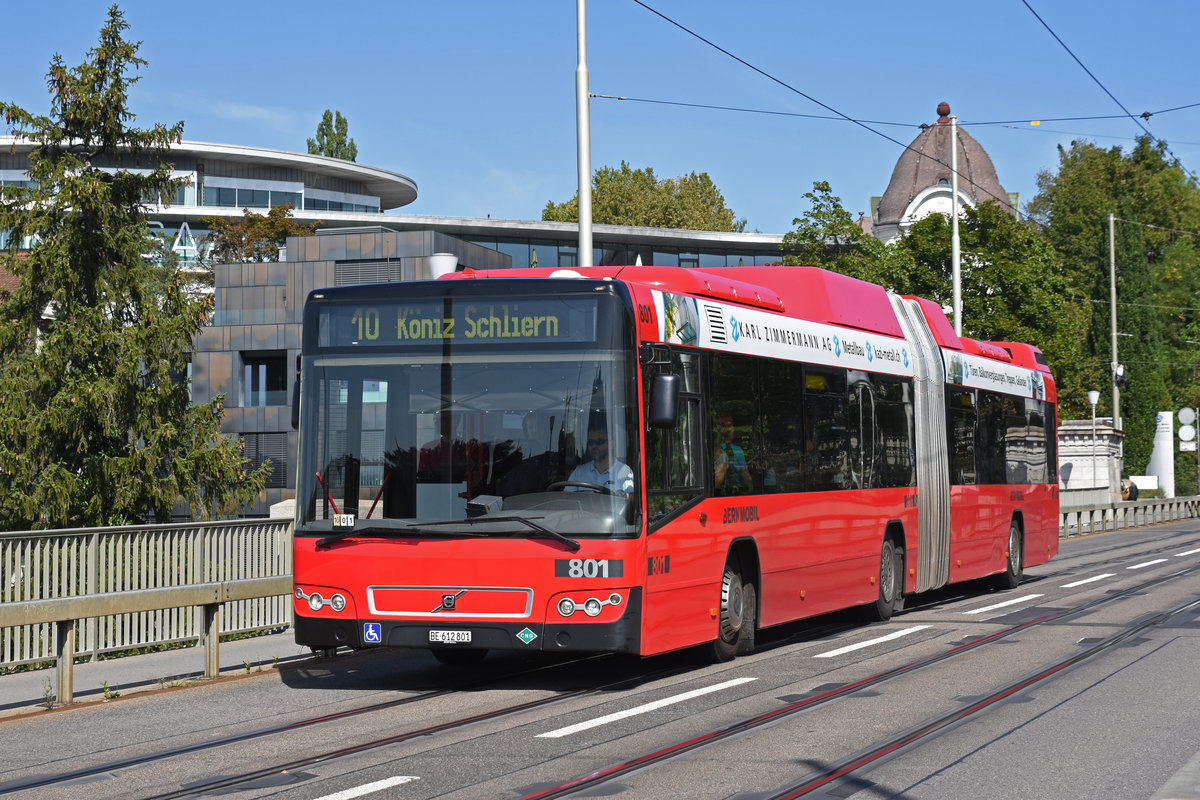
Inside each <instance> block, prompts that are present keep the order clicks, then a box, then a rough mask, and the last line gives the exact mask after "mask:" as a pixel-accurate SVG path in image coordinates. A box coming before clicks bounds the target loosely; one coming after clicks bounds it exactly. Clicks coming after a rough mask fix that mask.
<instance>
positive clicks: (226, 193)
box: [204, 186, 237, 208]
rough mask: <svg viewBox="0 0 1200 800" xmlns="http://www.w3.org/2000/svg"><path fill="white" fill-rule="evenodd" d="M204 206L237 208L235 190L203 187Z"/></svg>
mask: <svg viewBox="0 0 1200 800" xmlns="http://www.w3.org/2000/svg"><path fill="white" fill-rule="evenodd" d="M204 205H206V206H226V207H229V208H235V207H236V206H237V189H234V188H233V187H229V186H205V187H204Z"/></svg>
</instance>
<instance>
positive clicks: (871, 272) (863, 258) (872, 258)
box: [781, 181, 943, 300]
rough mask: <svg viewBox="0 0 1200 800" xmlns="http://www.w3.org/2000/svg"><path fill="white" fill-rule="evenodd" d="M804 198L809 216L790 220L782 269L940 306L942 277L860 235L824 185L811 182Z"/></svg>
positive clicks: (901, 250)
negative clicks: (817, 270)
mask: <svg viewBox="0 0 1200 800" xmlns="http://www.w3.org/2000/svg"><path fill="white" fill-rule="evenodd" d="M804 198H805V199H806V200H807V201H808V204H809V209H808V211H805V212H804V213H803V214H802V215H800V216H799V217H796V218H795V219H793V220H792V223H793V224H794V225H795V226H796V228H795V230H793V231H790V232H789V233H786V234H784V236H783V243H782V245H781V249H782V250H783V252H784V257H783V263H784V264H789V265H792V266H810V267H824V268H825V269H829V270H832V271H834V272H839V273H841V274H843V275H849V276H850V277H852V278H858V279H859V280H864V281H870V282H871V283H878V284H879V285H881V286H883V287H885V288H887V289H891V290H892V291H894V292H898V293H901V294H915V295H919V296H921V297H927V298H929V299H931V300H941V297H940V295H941V294H942V293H943V285H942V284H943V281H942V279H941V276H940V275H939V274H936V273H932V272H930V271H928V270H927V269H925V270H923V269H922V268H921V267H920V265H918V264H917V263H916V262H915V261H914V260H913V259H912V258H911V257H910V253H909V252H908V250H906V249H904V248H898V247H887V246H885V245H884V244H883V243H882V242H880V241H879V240H878V239H876V238H875V237H873V236H871V235H870V234H868V233H866V232H864V231H863V229H862V228H861V227H859V225H858V224H857V223H856V222H855V221H854V218H853V217H852V216H850V212H848V211H847V210H846V209H845V207H843V206H842V200H841V198H840V197H837V196H836V195H834V194H833V189H832V187H830V185H829V183H828V182H827V181H814V182H813V188H812V191H811V192H805V193H804Z"/></svg>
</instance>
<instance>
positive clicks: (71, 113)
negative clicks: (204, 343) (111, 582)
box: [0, 6, 267, 529]
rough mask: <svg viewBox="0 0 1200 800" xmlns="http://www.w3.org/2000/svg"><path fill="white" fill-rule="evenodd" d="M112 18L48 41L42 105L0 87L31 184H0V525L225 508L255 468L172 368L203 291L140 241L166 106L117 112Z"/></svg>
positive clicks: (123, 79)
mask: <svg viewBox="0 0 1200 800" xmlns="http://www.w3.org/2000/svg"><path fill="white" fill-rule="evenodd" d="M126 28H128V24H127V23H126V22H125V19H124V17H123V15H122V14H121V12H120V11H119V10H118V9H117V7H116V6H113V7H112V8H111V9H110V10H109V12H108V19H107V23H106V24H105V25H104V27H103V28H102V30H101V31H100V40H99V44H98V45H97V46H96V47H95V48H94V49H92V50H90V51H89V52H88V60H87V61H86V62H85V63H84V64H81V65H80V66H78V67H74V68H71V69H68V68H67V67H65V66H64V65H63V62H62V59H61V57H60V56H57V55H56V56H55V57H54V59H53V60H52V61H51V64H50V72H49V75H48V84H49V88H50V95H51V110H50V113H49V114H48V115H46V116H35V115H33V114H30V113H29V112H27V111H25V110H24V109H21V108H18V107H17V106H15V105H12V104H9V103H0V113H3V115H4V119H5V120H6V122H7V124H8V125H9V126H10V128H11V129H12V132H13V133H14V134H15V135H16V136H18V137H21V138H23V139H25V140H27V141H29V142H32V143H34V145H35V147H34V149H33V150H32V152H31V154H30V157H29V174H30V178H31V181H32V183H33V185H32V186H30V187H24V188H16V189H10V188H8V187H6V189H5V193H4V196H3V197H2V198H0V230H5V231H7V232H8V234H9V239H8V246H7V249H6V251H5V252H4V253H3V254H0V265H3V266H4V267H5V268H7V269H8V270H9V271H11V272H12V273H13V274H14V275H15V276H16V277H17V279H18V284H17V287H16V289H15V290H13V291H12V292H9V293H5V295H4V296H3V297H0V307H2V308H3V314H0V527H3V528H9V529H21V528H48V527H68V526H77V525H98V524H111V523H121V522H129V521H136V520H139V519H145V518H154V519H156V520H159V521H165V520H168V519H169V518H170V516H171V512H172V509H173V508H174V507H175V505H176V503H177V501H182V502H184V503H185V504H187V505H188V506H190V508H191V509H192V512H193V513H195V514H198V515H204V516H207V515H210V514H214V513H216V514H220V513H227V512H229V511H231V510H233V509H235V508H236V507H238V506H239V505H241V504H244V503H246V502H248V501H250V500H251V499H252V498H253V497H254V496H255V495H256V494H257V493H258V492H259V491H261V489H262V487H263V484H264V481H265V479H266V475H267V471H266V470H264V469H258V470H253V471H252V470H251V469H250V465H249V462H248V461H247V459H246V458H244V457H243V455H242V451H241V446H242V445H241V442H240V440H238V439H232V438H224V437H222V436H220V433H219V430H220V423H221V419H222V416H223V410H222V406H221V402H220V400H219V399H217V400H214V401H212V402H210V403H207V404H205V405H198V406H193V405H191V403H190V402H189V399H188V385H187V381H186V379H185V378H181V376H184V375H186V370H187V360H188V353H189V352H190V350H191V348H192V340H193V338H194V336H195V335H196V333H197V331H198V330H199V328H200V326H201V325H202V324H203V321H204V319H205V318H206V316H207V315H208V313H209V312H210V310H211V308H212V301H211V298H210V297H209V296H199V297H197V296H194V295H192V294H190V293H189V292H188V291H187V282H186V281H185V280H183V279H182V277H181V276H180V275H178V274H174V275H171V276H169V277H168V278H167V279H166V280H162V278H163V276H162V274H161V273H162V270H163V269H164V267H163V266H161V262H160V261H159V260H158V259H155V258H148V257H147V256H146V254H147V252H148V251H150V250H152V249H153V246H154V245H153V242H154V239H153V237H152V236H151V233H150V229H149V226H148V225H147V222H146V217H145V213H144V211H143V208H144V206H143V203H144V201H145V198H147V197H153V196H161V197H170V196H173V194H174V190H175V188H176V186H175V182H174V181H172V179H171V172H170V166H169V165H168V164H166V163H165V162H164V159H165V158H166V156H167V147H168V145H169V144H170V143H171V142H175V141H178V140H179V139H180V137H181V135H182V131H183V123H182V122H181V123H177V124H175V125H172V126H164V125H156V126H154V127H153V128H151V129H149V130H139V129H135V128H130V127H127V123H128V122H129V121H130V120H132V118H133V114H132V112H130V111H129V109H128V107H127V105H126V101H127V97H128V94H129V89H130V86H131V85H132V84H133V83H134V82H136V80H137V78H136V76H132V75H131V74H130V72H131V71H132V70H136V69H138V68H139V67H141V66H144V65H145V64H146V62H145V61H144V60H143V59H141V58H138V57H137V45H136V44H133V43H130V42H127V41H125V39H124V38H123V36H122V32H123V31H124V30H125V29H126ZM97 164H109V165H113V166H114V167H115V169H113V168H109V169H102V168H101V167H99V166H97ZM131 168H134V169H131ZM146 169H148V170H149V171H148V172H143V171H142V170H146ZM22 243H27V244H28V249H27V250H25V251H21V252H18V248H19V247H20V246H21V244H22ZM156 286H161V289H156V288H155V287H156Z"/></svg>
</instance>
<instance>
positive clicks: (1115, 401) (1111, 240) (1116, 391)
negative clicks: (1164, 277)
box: [1108, 214, 1124, 430]
mask: <svg viewBox="0 0 1200 800" xmlns="http://www.w3.org/2000/svg"><path fill="white" fill-rule="evenodd" d="M1115 222H1116V217H1114V216H1113V215H1112V214H1109V215H1108V314H1109V317H1110V318H1111V326H1112V328H1111V329H1112V379H1113V382H1112V392H1113V394H1112V406H1113V429H1114V430H1121V429H1122V428H1123V427H1124V426H1123V425H1121V387H1120V386H1118V385H1117V369H1118V368H1119V367H1120V363H1119V362H1118V361H1117V242H1116V238H1115V233H1116V224H1115Z"/></svg>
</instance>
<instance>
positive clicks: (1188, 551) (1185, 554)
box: [1175, 548, 1200, 558]
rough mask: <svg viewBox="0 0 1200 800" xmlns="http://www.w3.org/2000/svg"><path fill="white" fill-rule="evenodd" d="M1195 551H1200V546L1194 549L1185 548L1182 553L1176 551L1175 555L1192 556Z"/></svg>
mask: <svg viewBox="0 0 1200 800" xmlns="http://www.w3.org/2000/svg"><path fill="white" fill-rule="evenodd" d="M1196 553H1200V548H1197V549H1195V550H1185V551H1184V552H1182V553H1176V554H1175V557H1176V558H1179V557H1180V556H1194V555H1196Z"/></svg>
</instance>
